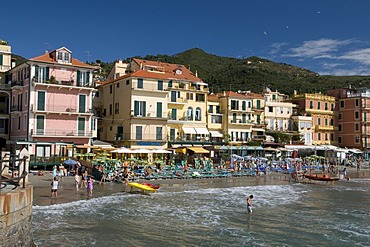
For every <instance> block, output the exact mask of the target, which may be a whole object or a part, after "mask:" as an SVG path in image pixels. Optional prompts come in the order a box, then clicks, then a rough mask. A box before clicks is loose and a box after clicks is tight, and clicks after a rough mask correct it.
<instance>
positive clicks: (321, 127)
mask: <svg viewBox="0 0 370 247" xmlns="http://www.w3.org/2000/svg"><path fill="white" fill-rule="evenodd" d="M334 129H335V128H334V126H332V125H326V126H325V125H315V131H316V132H317V131H334Z"/></svg>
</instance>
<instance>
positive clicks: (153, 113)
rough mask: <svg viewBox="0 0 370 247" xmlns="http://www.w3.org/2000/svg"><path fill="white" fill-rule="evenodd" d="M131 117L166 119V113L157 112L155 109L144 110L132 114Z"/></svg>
mask: <svg viewBox="0 0 370 247" xmlns="http://www.w3.org/2000/svg"><path fill="white" fill-rule="evenodd" d="M131 117H132V118H150V119H158V120H161V119H166V120H167V113H165V112H159V113H157V112H156V111H146V112H145V113H142V112H139V113H138V114H136V115H135V114H132V115H131Z"/></svg>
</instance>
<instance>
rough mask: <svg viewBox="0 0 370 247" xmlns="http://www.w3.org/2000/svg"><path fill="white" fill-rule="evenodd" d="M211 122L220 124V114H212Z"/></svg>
mask: <svg viewBox="0 0 370 247" xmlns="http://www.w3.org/2000/svg"><path fill="white" fill-rule="evenodd" d="M211 123H219V124H222V116H217V115H216V116H215V115H212V116H211Z"/></svg>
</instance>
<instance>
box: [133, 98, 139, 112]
mask: <svg viewBox="0 0 370 247" xmlns="http://www.w3.org/2000/svg"><path fill="white" fill-rule="evenodd" d="M137 115H139V101H136V100H135V101H134V116H137Z"/></svg>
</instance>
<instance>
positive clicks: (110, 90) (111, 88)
mask: <svg viewBox="0 0 370 247" xmlns="http://www.w3.org/2000/svg"><path fill="white" fill-rule="evenodd" d="M109 93H110V94H112V93H113V86H112V85H110V86H109Z"/></svg>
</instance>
